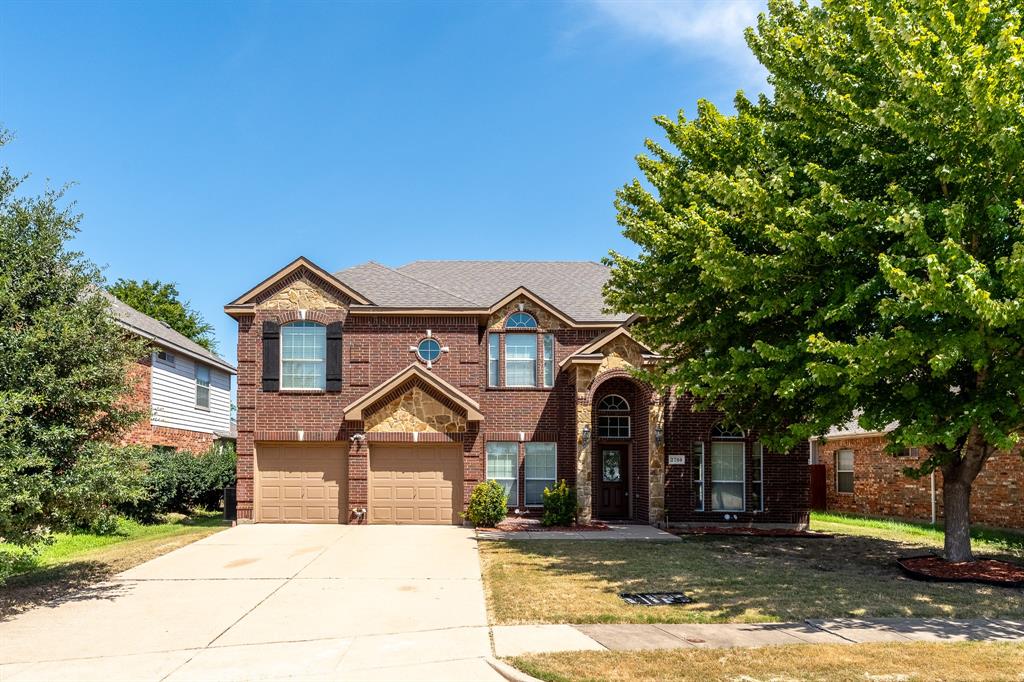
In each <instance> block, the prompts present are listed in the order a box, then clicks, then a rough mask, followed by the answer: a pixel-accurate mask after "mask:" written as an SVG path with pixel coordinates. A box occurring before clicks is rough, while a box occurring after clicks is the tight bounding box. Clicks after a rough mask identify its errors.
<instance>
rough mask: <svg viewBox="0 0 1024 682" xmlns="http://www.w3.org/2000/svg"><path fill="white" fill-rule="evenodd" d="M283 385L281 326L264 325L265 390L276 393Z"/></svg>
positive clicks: (273, 323)
mask: <svg viewBox="0 0 1024 682" xmlns="http://www.w3.org/2000/svg"><path fill="white" fill-rule="evenodd" d="M280 385H281V325H279V324H278V323H277V322H264V323H263V390H264V391H276V390H278V388H279V387H280Z"/></svg>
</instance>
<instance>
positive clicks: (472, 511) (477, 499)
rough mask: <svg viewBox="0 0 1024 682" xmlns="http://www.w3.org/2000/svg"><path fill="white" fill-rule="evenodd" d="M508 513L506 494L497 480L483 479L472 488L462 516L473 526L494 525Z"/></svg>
mask: <svg viewBox="0 0 1024 682" xmlns="http://www.w3.org/2000/svg"><path fill="white" fill-rule="evenodd" d="M507 514H508V496H506V495H505V489H504V488H502V487H501V484H499V483H498V482H497V481H484V482H483V483H481V484H479V485H478V486H477V487H475V488H473V492H472V494H471V495H470V496H469V507H468V508H467V509H466V513H465V514H463V515H462V516H463V517H464V518H467V519H469V520H470V521H471V522H472V523H473V525H474V526H496V525H498V523H500V522H501V521H502V520H503V519H504V518H505V516H506V515H507Z"/></svg>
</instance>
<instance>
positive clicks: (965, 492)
mask: <svg viewBox="0 0 1024 682" xmlns="http://www.w3.org/2000/svg"><path fill="white" fill-rule="evenodd" d="M989 452H990V449H989V447H988V445H987V444H986V443H984V442H983V439H982V438H981V435H980V434H979V433H978V430H977V428H973V429H971V434H970V435H969V436H968V438H967V442H966V443H964V445H963V447H962V448H961V451H960V452H959V453H956V454H954V455H953V456H952V457H951V458H950V459H949V460H948V461H947V462H946V463H945V464H943V465H942V508H943V514H944V515H945V517H946V533H945V554H946V560H947V561H953V562H960V561H974V553H973V552H972V551H971V486H972V485H973V484H974V479H975V478H977V477H978V474H979V473H981V469H982V467H984V466H985V461H986V460H987V459H988V456H989Z"/></svg>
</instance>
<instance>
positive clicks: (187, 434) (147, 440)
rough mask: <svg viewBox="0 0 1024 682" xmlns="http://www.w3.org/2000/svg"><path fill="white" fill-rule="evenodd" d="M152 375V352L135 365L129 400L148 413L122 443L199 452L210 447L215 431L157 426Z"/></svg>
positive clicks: (131, 376) (131, 372)
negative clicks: (153, 420) (152, 412)
mask: <svg viewBox="0 0 1024 682" xmlns="http://www.w3.org/2000/svg"><path fill="white" fill-rule="evenodd" d="M152 376H153V359H152V356H150V355H147V356H146V357H144V358H143V359H141V360H139V361H138V362H137V363H135V364H134V365H132V367H131V370H130V372H129V378H130V379H131V380H132V381H134V382H135V383H134V387H133V389H132V393H131V396H129V398H128V399H127V402H128V403H129V404H131V405H133V406H134V407H135V408H136V409H138V410H140V411H142V412H144V413H145V415H146V416H144V417H143V418H142V420H141V421H140V422H139V423H137V424H135V426H133V427H132V428H131V429H129V430H128V432H127V433H126V434H125V435H124V436H123V437H122V439H121V443H122V444H124V445H145V446H147V447H153V446H163V447H172V448H175V449H177V450H188V451H189V452H196V453H199V452H205V451H206V450H208V449H210V446H212V445H213V442H214V440H215V437H214V435H213V434H212V433H208V432H204V431H188V430H186V429H173V428H169V427H166V426H153V424H152V423H151V422H150V419H149V414H150V410H151V391H152Z"/></svg>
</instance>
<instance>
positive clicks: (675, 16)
mask: <svg viewBox="0 0 1024 682" xmlns="http://www.w3.org/2000/svg"><path fill="white" fill-rule="evenodd" d="M590 5H591V7H592V8H593V10H594V13H595V14H596V18H597V19H598V20H599V21H600V23H602V24H606V25H611V26H612V27H614V28H616V29H618V30H620V31H622V32H624V33H626V34H627V35H629V36H630V37H632V38H634V39H639V40H649V41H654V42H657V43H660V44H662V45H664V46H666V47H668V48H671V49H672V50H673V51H675V52H676V53H678V54H679V55H680V56H682V57H684V58H687V59H712V60H715V61H718V62H720V63H722V64H723V65H728V66H731V67H734V68H736V69H738V70H739V71H740V72H741V73H743V75H744V76H745V77H747V78H754V79H756V80H759V81H761V82H762V83H763V81H764V76H765V70H764V68H763V67H762V66H761V65H760V64H759V63H758V61H757V59H755V58H754V55H753V54H752V53H751V52H750V48H749V47H747V43H746V41H745V40H744V37H743V32H744V30H745V29H746V28H747V27H748V26H753V25H754V24H755V23H756V22H757V15H758V13H760V12H762V11H764V10H765V3H764V2H763V1H762V0H660V1H659V0H591V2H590Z"/></svg>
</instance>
